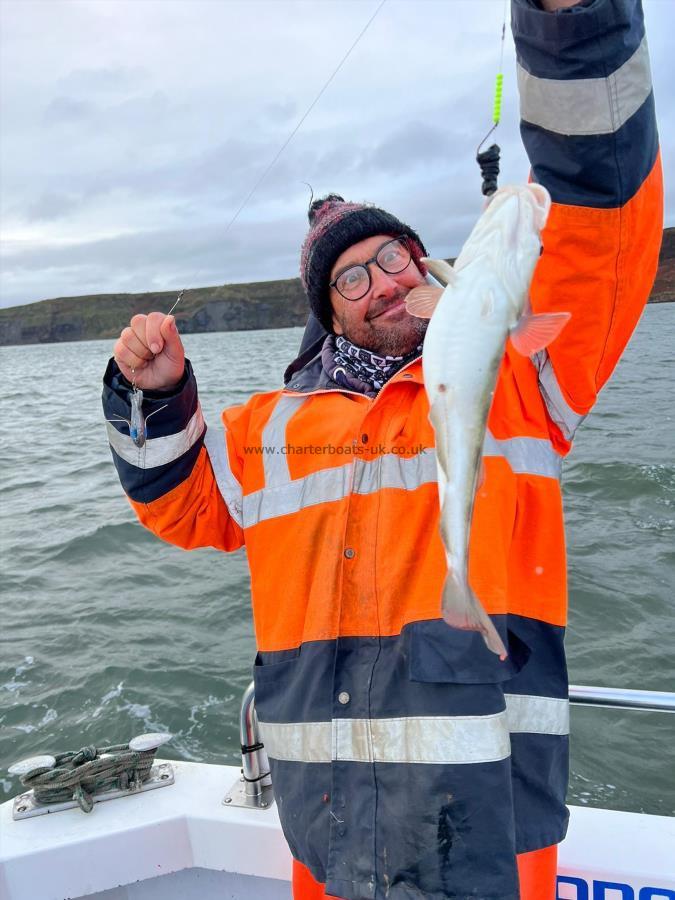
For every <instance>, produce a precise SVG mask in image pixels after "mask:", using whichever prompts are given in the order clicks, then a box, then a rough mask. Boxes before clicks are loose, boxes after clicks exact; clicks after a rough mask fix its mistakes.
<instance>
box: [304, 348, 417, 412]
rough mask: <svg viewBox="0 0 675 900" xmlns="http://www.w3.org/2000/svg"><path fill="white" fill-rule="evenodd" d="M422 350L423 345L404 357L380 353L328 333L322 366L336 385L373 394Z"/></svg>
mask: <svg viewBox="0 0 675 900" xmlns="http://www.w3.org/2000/svg"><path fill="white" fill-rule="evenodd" d="M421 352H422V344H421V343H420V344H418V346H417V347H415V349H414V350H413V351H412V352H411V353H408V354H407V355H406V356H379V355H378V354H377V353H373V352H372V351H371V350H364V348H363V347H357V346H356V344H352V342H351V341H348V340H347V338H346V337H343V335H341V334H339V335H332V334H331V335H329V336H328V337H327V338H326V340H325V342H324V345H323V349H322V351H321V362H322V364H323V368H324V369H325V371H326V372H327V373H328V374H329V375H330V377H331V378H332V379H333V381H335V382H336V383H337V384H339V385H341V386H342V387H346V388H348V389H349V390H352V391H354V390H355V391H358V392H359V393H360V394H366V396H369V397H374V396H375V395H376V394H377V392H378V391H379V390H380V388H382V387H383V385H385V384H386V382H387V381H389V379H390V378H391V377H392V375H395V374H396V372H398V371H399V369H402V368H403V366H405V365H406V364H407V363H409V362H410V361H411V360H413V359H415V357H417V356H419V355H420V353H421Z"/></svg>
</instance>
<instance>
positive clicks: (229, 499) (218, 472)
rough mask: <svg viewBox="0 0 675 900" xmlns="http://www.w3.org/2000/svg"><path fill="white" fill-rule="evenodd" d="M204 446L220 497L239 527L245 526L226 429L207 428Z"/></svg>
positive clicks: (240, 491)
mask: <svg viewBox="0 0 675 900" xmlns="http://www.w3.org/2000/svg"><path fill="white" fill-rule="evenodd" d="M204 446H205V447H206V452H207V453H208V455H209V459H210V460H211V466H212V468H213V474H214V476H215V479H216V484H217V485H218V490H219V491H220V495H221V497H222V498H223V500H224V501H225V505H226V506H227V508H228V510H229V512H230V515H231V516H232V518H233V519H234V521H235V522H236V523H237V525H239V526H243V524H244V517H243V509H242V501H243V496H242V490H241V485H240V484H239V482H238V481H237V479H236V478H235V476H234V473H233V471H232V469H231V468H230V460H229V457H228V455H227V439H226V431H225V429H224V428H218V429H216V430H212V429H209V428H207V430H206V434H205V435H204Z"/></svg>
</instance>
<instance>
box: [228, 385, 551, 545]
mask: <svg viewBox="0 0 675 900" xmlns="http://www.w3.org/2000/svg"><path fill="white" fill-rule="evenodd" d="M307 399H308V398H307V397H296V396H294V397H286V396H284V395H282V396H281V397H280V398H279V400H278V402H277V405H276V406H275V408H274V411H273V413H272V415H271V416H270V419H269V421H268V422H267V424H266V425H265V428H264V429H263V435H262V439H263V447H262V449H263V451H267V452H264V453H263V467H264V473H265V487H264V488H262V489H261V490H259V491H253V492H252V493H250V494H247V495H246V496H244V498H243V525H244V527H245V528H250V527H252V526H253V525H257V524H258V523H259V522H263V521H265V520H267V519H272V518H275V517H277V516H287V515H292V514H293V513H297V512H299V511H300V510H301V509H305V508H307V507H309V506H316V505H317V504H318V503H330V502H335V501H337V500H342V499H343V498H344V497H347V496H348V495H349V493H350V492H351V491H353V492H354V493H356V494H362V495H363V494H372V493H375V492H377V491H379V490H382V489H385V488H391V489H398V490H403V491H414V490H416V489H417V488H419V487H420V486H421V485H423V484H430V483H435V482H436V480H437V476H436V451H435V450H434V449H433V448H429V449H427V450H423V451H422V452H421V453H418V454H415V456H410V457H403V456H401V455H399V454H396V453H385V454H382V455H381V456H378V457H376V458H374V459H372V460H368V459H362V458H360V457H359V458H356V459H352V460H350V462H348V463H345V464H344V465H342V466H331V467H329V468H324V469H319V470H318V471H317V472H312V473H311V474H309V475H305V476H304V477H302V478H295V479H291V477H290V471H289V468H288V457H287V455H286V453H285V452H284V451H285V449H286V446H287V444H288V439H287V426H288V423H289V421H290V419H291V418H292V416H293V415H294V414H295V413H296V412H297V410H298V409H299V408H300V406H301V405H302V403H304V402H305V400H307ZM483 455H484V456H492V457H502V458H504V459H505V460H506V461H507V462H508V464H509V466H510V467H511V469H512V470H513V471H514V472H515V473H516V474H518V475H521V474H529V475H542V476H544V477H547V478H555V479H559V478H560V471H561V465H562V458H561V456H560V454H558V453H557V452H556V451H555V450H554V449H553V447H552V446H551V444H550V443H549V441H548V440H546V439H545V438H530V437H517V438H507V439H503V440H498V439H497V438H495V437H493V436H492V434H490V432H489V431H488V432H487V434H486V436H485V442H484V445H483Z"/></svg>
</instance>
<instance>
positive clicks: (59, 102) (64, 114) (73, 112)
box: [44, 97, 96, 125]
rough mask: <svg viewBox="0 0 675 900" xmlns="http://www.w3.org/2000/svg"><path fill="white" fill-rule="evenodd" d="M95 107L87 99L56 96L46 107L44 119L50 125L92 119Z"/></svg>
mask: <svg viewBox="0 0 675 900" xmlns="http://www.w3.org/2000/svg"><path fill="white" fill-rule="evenodd" d="M95 112H96V110H95V107H94V106H93V105H92V104H91V103H89V102H88V101H86V100H77V99H75V98H73V97H55V98H54V99H53V100H52V101H51V102H50V103H49V104H48V105H47V107H46V109H45V112H44V120H45V122H46V123H47V124H48V125H61V124H64V123H65V124H70V123H72V122H83V121H85V120H86V119H91V118H92V116H93V115H94V114H95Z"/></svg>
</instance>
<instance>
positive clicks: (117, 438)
mask: <svg viewBox="0 0 675 900" xmlns="http://www.w3.org/2000/svg"><path fill="white" fill-rule="evenodd" d="M106 427H107V429H108V440H109V441H110V446H111V447H112V448H113V450H114V451H115V453H117V455H118V456H121V457H122V459H123V460H124V461H125V462H128V463H129V464H130V465H132V466H136V467H137V468H138V469H155V468H157V466H165V465H166V464H167V463H170V462H173V461H174V460H175V459H178V458H179V457H181V456H182V455H183V454H184V453H187V451H188V450H189V449H190V447H192V445H193V444H194V443H195V442H196V441H198V440H199V438H200V437H201V436H202V434H203V432H204V416H203V415H202V409H201V406H197V409H196V410H195V412H194V415H193V416H192V418H191V419H190V421H189V422H188V423H187V425H186V426H185V428H184V429H183V430H182V431H178V432H177V433H176V434H167V435H166V436H165V437H157V438H148V439H147V440H146V442H145V444H144V445H143V446H142V447H137V446H136V444H134V442H133V441H132V439H131V438H130V437H129V435H128V434H122V433H121V432H120V431H118V430H117V429H116V428H115V426H114V425H113V424H112V422H106Z"/></svg>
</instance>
